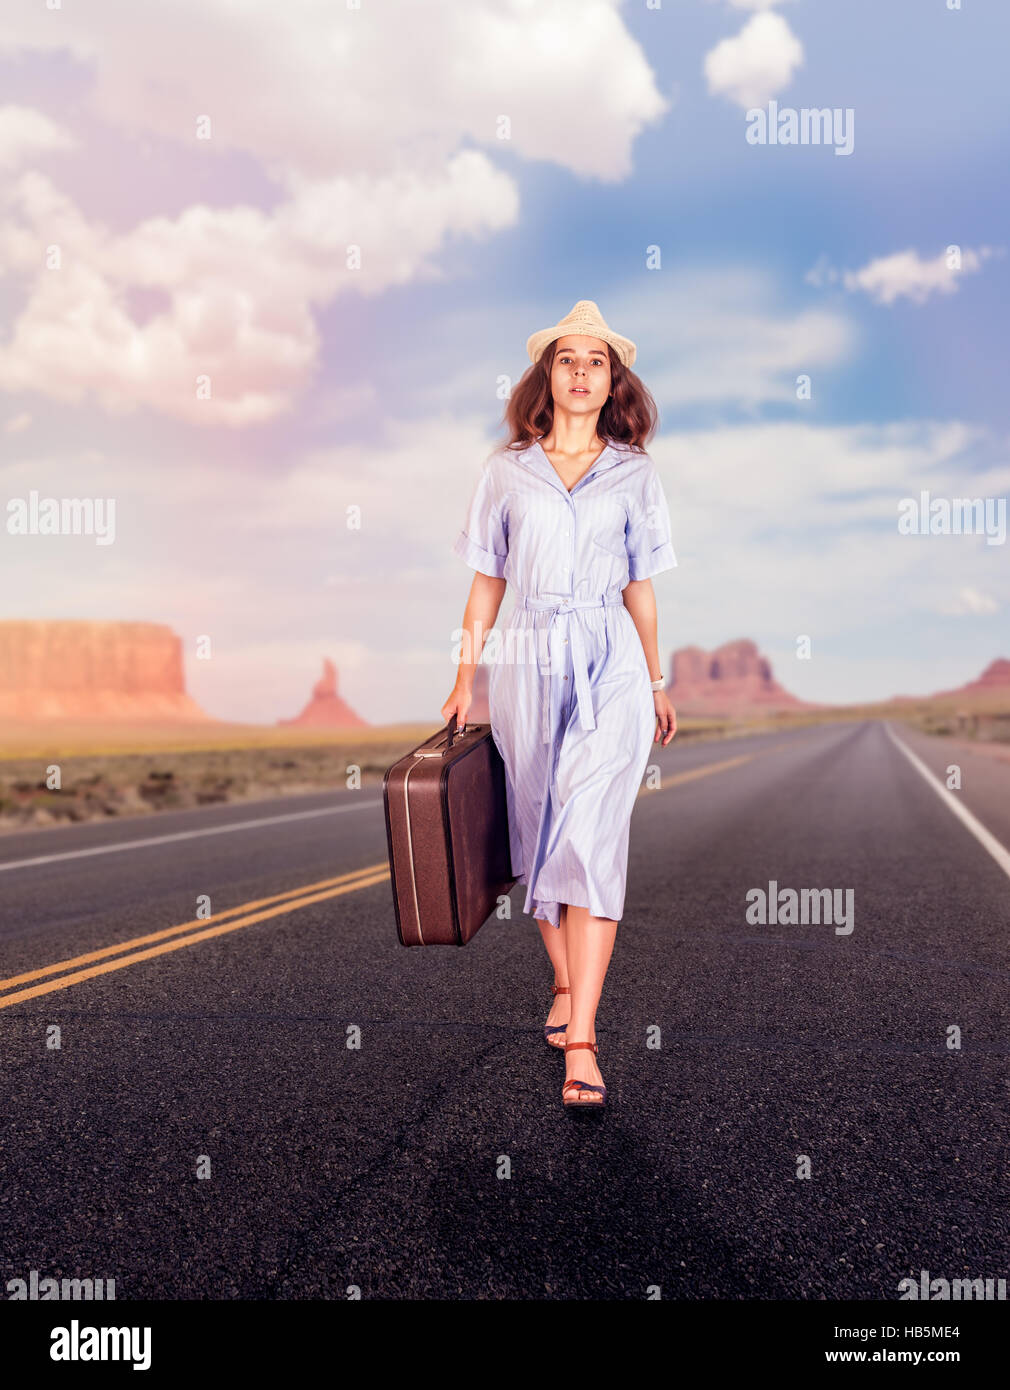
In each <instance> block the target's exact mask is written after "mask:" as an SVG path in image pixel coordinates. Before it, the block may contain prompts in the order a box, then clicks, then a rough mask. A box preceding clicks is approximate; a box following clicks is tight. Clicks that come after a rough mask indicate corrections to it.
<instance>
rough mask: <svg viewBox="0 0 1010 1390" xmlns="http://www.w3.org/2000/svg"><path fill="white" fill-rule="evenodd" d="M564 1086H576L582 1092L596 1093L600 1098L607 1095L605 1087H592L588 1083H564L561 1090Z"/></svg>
mask: <svg viewBox="0 0 1010 1390" xmlns="http://www.w3.org/2000/svg"><path fill="white" fill-rule="evenodd" d="M565 1086H578V1087H579V1089H580V1090H583V1091H598V1092H599V1094H600V1095H601V1096H605V1095H606V1094H607V1088H606V1086H594V1085H593V1084H592V1083H591V1082H589V1081H566V1082H565V1085H564V1086H562V1087H561V1089H562V1090H564V1089H565Z"/></svg>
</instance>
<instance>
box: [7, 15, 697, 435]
mask: <svg viewBox="0 0 1010 1390" xmlns="http://www.w3.org/2000/svg"><path fill="white" fill-rule="evenodd" d="M52 18H53V16H52V14H51V12H47V11H45V10H44V9H43V10H39V9H37V8H36V9H28V10H22V11H21V12H19V13H18V14H17V16H16V17H14V16H12V15H11V14H10V13H9V12H7V11H5V12H4V13H2V14H0V52H5V53H16V54H19V55H21V54H24V53H29V52H32V51H34V50H54V49H56V50H69V52H70V53H71V54H72V55H73V56H74V57H76V58H77V59H78V60H80V61H81V62H82V63H83V64H86V65H87V67H88V69H89V73H90V75H91V78H92V86H91V88H90V89H89V99H90V101H91V109H92V112H97V113H98V115H99V116H100V117H101V118H102V119H103V120H104V121H105V122H106V123H107V125H108V126H109V127H110V128H114V129H115V130H116V131H117V132H118V133H119V135H120V136H121V137H126V136H129V135H130V134H132V135H133V136H134V137H135V139H136V142H137V159H138V161H140V160H141V159H142V158H143V148H144V144H145V140H146V136H147V135H148V134H156V135H159V136H161V137H163V138H164V139H168V140H172V141H174V142H175V143H176V146H177V147H181V149H182V151H183V153H185V150H186V149H187V148H188V149H190V150H191V152H192V163H193V165H194V168H195V166H196V164H197V162H198V161H199V162H204V161H207V160H210V159H213V158H214V157H215V156H216V155H219V156H224V155H225V154H227V153H228V152H233V151H242V152H246V153H248V154H249V155H251V156H252V157H253V158H254V159H255V160H256V161H257V162H258V165H259V167H260V170H261V172H262V173H263V174H265V175H266V176H267V177H268V178H270V179H271V180H273V182H274V183H275V184H276V185H277V186H278V187H279V188H280V189H281V190H282V193H281V197H280V199H279V201H278V203H277V205H276V206H275V207H274V208H272V209H270V210H261V209H260V208H258V207H255V206H251V205H248V204H246V205H242V204H239V205H237V206H235V205H233V206H229V207H221V208H216V207H209V206H206V205H205V204H196V205H192V206H188V207H184V210H183V211H182V212H181V213H179V214H178V215H174V216H165V217H154V218H149V219H147V220H145V221H144V222H142V223H140V224H138V225H137V226H135V227H133V228H131V229H128V230H126V231H124V232H120V233H119V234H113V233H111V232H110V230H109V228H108V227H107V225H106V224H105V223H104V222H101V221H99V220H98V219H93V218H91V217H90V216H89V215H87V214H85V213H84V212H83V211H82V210H81V209H79V208H78V207H77V206H76V205H75V204H74V202H73V201H72V200H71V199H70V198H69V197H67V196H65V195H64V194H63V193H62V192H61V191H60V189H59V188H58V187H57V186H56V185H55V184H54V183H53V182H52V180H51V178H50V177H49V176H47V175H45V174H43V173H41V172H38V171H36V170H33V169H30V168H28V169H25V170H24V172H22V173H21V175H20V177H19V178H17V179H15V180H8V181H7V183H6V184H5V190H4V197H3V200H2V201H0V264H2V265H5V266H6V267H7V268H8V272H9V273H10V272H13V273H15V274H18V275H20V276H21V277H23V278H25V279H27V280H28V297H27V302H26V304H25V306H24V309H23V310H22V312H21V314H20V315H19V316H17V318H16V320H15V323H14V328H13V332H12V333H11V334H9V335H8V338H7V341H6V343H5V347H4V350H3V352H2V353H0V386H2V387H4V388H6V389H7V390H9V391H36V392H39V393H42V394H46V395H51V396H54V397H56V398H58V399H63V400H69V401H78V400H81V399H83V398H84V397H85V396H89V397H94V398H96V399H97V400H98V401H99V402H100V403H101V404H102V405H103V406H104V407H105V408H106V409H107V410H109V411H113V412H120V411H126V410H130V409H133V408H135V407H137V406H144V407H147V408H149V409H153V410H156V411H160V412H163V413H165V414H169V415H174V416H176V417H179V418H182V419H185V420H190V421H199V422H213V423H219V424H225V425H233V426H242V425H248V424H250V423H257V422H261V421H264V420H268V419H271V418H273V417H276V416H277V415H279V414H282V413H283V412H284V411H286V410H288V409H290V408H291V406H292V404H293V402H294V401H295V400H296V399H297V397H298V393H299V392H300V391H301V390H302V389H303V388H304V386H305V385H306V383H307V381H308V380H309V378H310V376H311V373H312V372H313V370H314V368H315V366H316V365H317V362H318V356H319V338H318V333H317V330H316V325H315V318H314V314H315V311H316V310H317V309H318V307H319V306H321V305H325V304H328V303H330V302H332V301H333V300H334V299H336V298H337V297H338V296H340V295H342V294H348V293H354V292H357V293H358V294H364V295H372V294H377V293H380V292H382V291H383V290H386V289H388V288H390V287H392V286H398V285H403V284H406V283H408V282H411V281H417V280H431V279H434V278H441V277H444V276H447V275H449V274H450V273H452V270H451V262H449V264H448V266H443V264H442V262H441V260H440V257H441V256H442V255H444V252H445V248H446V246H447V245H448V244H449V243H450V241H451V239H452V238H454V237H463V238H483V237H486V236H488V235H492V234H494V233H496V232H499V231H501V230H503V229H504V228H507V227H510V226H513V225H515V223H516V221H517V219H518V213H519V200H518V192H517V186H516V182H515V179H514V178H513V176H512V175H511V173H508V172H506V171H505V170H504V169H500V168H498V167H497V164H496V160H497V158H498V156H499V155H503V156H507V157H509V158H515V157H516V156H518V157H520V158H522V159H526V160H546V161H550V162H553V163H555V164H558V165H560V166H561V167H563V168H565V169H567V170H569V171H571V172H573V173H575V174H578V175H582V176H586V177H596V178H599V179H602V180H611V181H612V180H615V179H619V178H621V177H623V176H625V175H626V174H627V173H628V172H629V171H630V169H631V147H632V143H633V141H634V139H635V137H636V135H637V134H638V133H639V131H640V130H641V129H642V128H643V127H644V126H645V125H647V124H648V123H650V122H653V121H655V120H657V119H658V118H659V117H660V116H661V115H662V114H663V112H664V111H666V110H667V109H668V105H669V103H668V102H667V100H666V99H665V98H664V97H663V96H662V95H661V94H660V92H659V91H658V89H657V87H656V84H655V80H654V77H653V74H652V71H651V69H650V67H649V65H648V62H647V61H646V58H645V55H644V54H643V51H642V48H641V46H640V45H639V44H638V43H637V41H636V40H635V39H634V38H633V37H632V36H631V34H630V33H629V32H628V30H627V29H626V28H625V25H624V23H623V19H622V16H621V14H620V6H619V4H618V3H617V0H537V3H535V4H534V3H532V0H513V2H512V3H511V4H510V5H507V6H502V5H500V4H498V3H496V0H468V3H467V4H466V5H460V4H458V3H457V2H456V0H431V3H428V4H426V5H424V6H419V5H417V4H414V3H408V0H399V3H392V4H390V3H387V4H383V5H366V6H363V7H362V8H361V9H360V10H354V9H349V8H345V7H341V6H333V5H332V4H331V3H329V0H291V2H290V3H288V4H286V5H284V6H278V5H276V4H275V3H273V0H246V3H244V4H243V5H241V6H235V5H234V4H232V3H229V0H172V3H171V4H167V3H163V4H157V3H155V4H147V5H144V6H137V5H136V4H133V3H126V0H107V3H105V4H104V5H103V6H102V7H101V8H100V9H99V10H98V11H96V12H91V11H87V12H81V11H80V10H78V9H77V8H76V7H66V8H65V9H64V10H62V11H61V12H60V14H59V17H58V22H57V23H52V22H51V21H52ZM590 71H591V72H594V73H595V74H596V78H595V81H594V83H593V87H592V91H591V92H589V91H588V90H587V88H586V80H585V75H586V73H587V72H590ZM379 74H381V80H379ZM202 118H206V119H207V120H208V121H209V123H210V131H211V134H212V139H211V140H210V141H206V142H204V141H201V142H198V141H197V139H196V129H197V122H198V121H199V120H200V119H202ZM503 122H507V128H506V126H505V125H504V124H503ZM503 134H507V135H508V138H507V139H502V138H501V136H502V135H503ZM72 141H73V137H72V136H71V134H70V133H69V132H68V131H67V130H65V129H61V128H60V127H58V126H56V125H55V124H54V123H53V122H52V121H50V120H49V119H48V118H47V117H44V116H42V115H41V114H40V113H33V112H31V111H30V110H27V111H26V110H25V109H24V108H21V107H7V108H4V109H3V111H2V112H0V159H6V160H7V162H8V163H9V164H10V165H11V166H12V167H13V166H15V165H18V164H20V165H22V166H23V165H25V164H26V162H28V161H30V160H32V159H34V158H35V157H36V156H41V155H42V154H44V153H47V152H51V151H54V150H61V151H62V150H66V149H68V148H69V147H70V145H71V143H72ZM475 146H476V147H479V148H475ZM82 157H87V158H89V159H97V160H101V159H102V157H103V152H102V151H101V150H100V149H97V148H95V147H94V146H93V144H92V145H89V147H88V148H87V149H85V150H84V151H83V154H82ZM116 158H118V159H120V160H122V159H123V153H122V144H120V145H119V146H118V147H117V151H116ZM120 177H121V178H124V179H128V178H129V167H128V165H127V167H124V168H123V170H122V171H121V173H120ZM177 177H178V175H177ZM177 192H178V194H179V195H180V197H181V199H182V201H183V202H185V198H186V196H187V193H186V192H185V191H183V190H181V189H180V190H176V189H173V188H167V189H166V196H167V197H168V198H169V199H171V198H172V196H173V195H174V194H176V193H177ZM176 201H179V199H178V198H177V199H176ZM51 245H56V246H58V247H59V248H60V252H61V257H62V264H61V268H60V269H59V270H52V269H41V268H40V267H41V266H42V264H43V251H44V249H45V248H47V247H49V246H51ZM350 246H355V247H360V253H361V267H360V269H352V268H349V267H348V264H347V254H348V247H350ZM138 288H141V289H144V290H148V291H158V292H161V293H163V295H164V297H165V300H166V304H165V307H164V308H163V309H162V311H161V312H155V313H154V315H153V316H152V317H150V318H149V319H148V320H147V321H146V322H143V323H140V322H138V320H137V318H136V317H135V315H134V314H133V313H132V312H131V309H132V305H131V295H132V294H133V293H134V292H135V291H136V290H137V289H138ZM204 375H205V376H206V377H208V378H209V380H210V384H211V391H212V395H211V398H210V399H209V400H197V399H196V378H197V377H198V376H204Z"/></svg>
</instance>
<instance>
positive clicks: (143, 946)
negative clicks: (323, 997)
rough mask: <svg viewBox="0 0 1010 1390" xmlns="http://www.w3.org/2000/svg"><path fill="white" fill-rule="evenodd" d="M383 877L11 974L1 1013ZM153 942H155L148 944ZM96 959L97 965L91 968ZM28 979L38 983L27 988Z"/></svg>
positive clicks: (679, 779)
mask: <svg viewBox="0 0 1010 1390" xmlns="http://www.w3.org/2000/svg"><path fill="white" fill-rule="evenodd" d="M784 746H785V745H783V744H776V745H775V746H774V747H772V748H768V749H760V750H759V751H757V752H754V753H744V754H742V755H741V756H739V757H736V758H726V759H724V760H723V761H721V762H717V763H706V764H704V765H703V766H702V767H698V768H693V769H692V770H691V771H688V772H681V773H678V774H676V775H675V776H673V777H667V778H665V779H664V782H663V787H662V788H661V790H664V791H665V790H666V789H667V788H668V787H674V786H680V785H682V784H683V783H684V782H693V781H694V780H695V779H696V778H699V777H708V776H711V775H712V774H713V773H716V772H728V771H729V769H730V768H732V767H739V766H740V765H741V764H743V763H748V762H750V761H751V760H752V759H754V758H760V757H763V756H765V754H766V753H775V752H778V750H779V749H780V748H782V747H784ZM654 794H655V793H654V792H649V791H646V790H645V788H639V792H638V795H639V796H649V795H654ZM388 878H389V865H388V863H387V862H382V863H380V864H370V865H368V866H367V867H366V868H364V869H355V870H354V871H353V872H352V873H347V874H340V875H339V876H338V877H337V878H324V879H320V881H319V882H318V883H307V884H305V885H304V886H303V887H301V888H294V889H289V890H288V891H287V892H286V893H274V894H273V895H272V896H271V897H269V898H257V899H256V900H255V901H253V902H248V903H242V904H241V906H239V907H230V908H227V909H226V910H225V911H224V912H215V913H214V914H213V915H212V916H210V917H197V918H194V919H193V921H191V922H183V923H182V924H181V925H180V926H177V927H165V928H164V930H162V931H155V932H149V933H148V935H146V936H135V937H134V938H133V939H132V940H131V941H120V942H118V943H117V944H116V945H115V946H103V947H102V949H101V950H99V951H89V952H87V954H86V955H83V956H73V957H71V959H70V960H61V961H57V962H56V963H55V964H54V965H43V966H41V967H40V968H39V969H38V970H28V971H26V972H25V973H24V974H23V975H11V976H10V977H9V978H8V979H6V980H0V1009H6V1008H8V1007H9V1006H10V1005H11V1004H23V1003H24V1002H25V1001H26V1000H27V999H36V998H38V997H39V995H42V994H54V993H55V992H56V990H58V989H69V987H70V986H71V985H78V984H80V983H81V981H82V980H92V979H94V978H95V976H96V975H108V974H111V972H112V971H113V970H125V969H126V967H127V966H128V965H136V964H137V963H138V962H139V961H142V960H153V959H154V957H155V956H163V955H166V954H167V953H168V952H169V951H181V950H182V948H183V947H184V946H195V945H196V944H197V942H199V941H208V940H210V938H211V937H214V936H224V934H225V933H226V932H231V931H238V930H239V929H240V928H241V927H251V926H253V925H254V924H255V923H256V922H265V921H267V920H268V919H269V918H271V917H281V916H283V915H284V914H286V913H288V912H297V910H298V909H299V908H300V907H309V906H310V905H311V904H312V903H321V902H325V901H326V899H327V898H339V897H341V896H342V895H343V894H344V893H355V892H357V891H358V889H360V888H370V887H371V886H372V885H373V884H375V883H382V882H383V881H384V880H386V879H388ZM260 909H262V910H260ZM212 922H217V923H218V925H217V926H211V925H209V924H210V923H212ZM154 942H157V943H158V944H157V945H154V944H151V943H154ZM96 961H97V962H100V964H94V962H96ZM79 967H80V968H79ZM49 977H55V978H49ZM33 980H41V981H43V983H41V984H32V983H31V981H33ZM18 986H26V988H18Z"/></svg>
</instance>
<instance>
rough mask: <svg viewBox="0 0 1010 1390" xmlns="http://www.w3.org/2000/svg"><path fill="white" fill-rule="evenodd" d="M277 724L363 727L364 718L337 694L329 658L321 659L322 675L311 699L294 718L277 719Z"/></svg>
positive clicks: (366, 723)
mask: <svg viewBox="0 0 1010 1390" xmlns="http://www.w3.org/2000/svg"><path fill="white" fill-rule="evenodd" d="M277 723H278V724H287V725H290V724H314V725H316V726H320V725H326V726H327V727H328V728H346V729H364V728H367V727H368V721H367V720H366V719H361V718H359V716H358V715H356V714H355V713H354V711H353V710H352V709H351V707H350V705H348V704H347V703H346V702H345V701H344V700H343V699H341V697H340V696H339V695H338V694H337V668H336V667H335V666H334V664H333V662H332V661H330V660H329V658H326V659H324V661H323V674H322V677H321V678H320V679H319V680H317V681H316V683H315V685H314V686H313V687H312V699H311V700H310V701H309V703H308V704H307V705H306V706H305V708H304V709H303V710H302V712H301V714H299V715H296V716H295V718H294V719H278V721H277Z"/></svg>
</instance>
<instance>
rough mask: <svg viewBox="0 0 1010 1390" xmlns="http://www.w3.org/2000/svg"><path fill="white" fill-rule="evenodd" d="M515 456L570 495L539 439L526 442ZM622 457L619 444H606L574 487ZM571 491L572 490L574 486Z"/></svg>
mask: <svg viewBox="0 0 1010 1390" xmlns="http://www.w3.org/2000/svg"><path fill="white" fill-rule="evenodd" d="M516 458H517V460H518V461H519V462H520V463H522V464H523V465H524V467H526V468H529V469H531V470H532V471H533V472H534V473H536V474H537V475H538V477H541V478H546V479H547V481H548V482H549V483H551V484H553V485H554V486H555V487H557V488H558V489H559V490H560V491H561V492H563V493H564V494H565V496H566V497H571V495H572V493H571V492H569V491H568V489H567V488H566V487H565V485H564V483H563V482H562V481H561V479H560V478H559V477H558V473H557V469H556V468H555V467H554V465H553V464H552V463H551V461H550V459H549V458H548V457H547V455H546V454H545V453H544V449H543V445H542V444H540V443H539V441H537V440H534V442H533V443H532V444H528V445H527V446H526V448H525V449H521V450H519V451H518V452H517V454H516ZM622 458H623V450H622V446H621V445H620V444H606V445H605V446H604V449H603V452H602V453H601V454H600V456H599V458H597V460H596V462H595V463H594V464H593V466H592V467H591V468H590V469H589V470H588V471H587V472H586V473H583V475H582V477H581V478H580V479H579V481H578V482H577V483H576V484H575V487H579V486H581V484H582V483H584V482H585V481H586V480H587V479H588V478H594V477H595V476H596V474H597V473H605V472H606V470H607V469H608V468H613V466H614V465H615V464H616V463H620V462H621V459H622ZM572 491H574V488H573V490H572Z"/></svg>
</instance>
